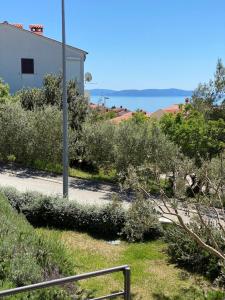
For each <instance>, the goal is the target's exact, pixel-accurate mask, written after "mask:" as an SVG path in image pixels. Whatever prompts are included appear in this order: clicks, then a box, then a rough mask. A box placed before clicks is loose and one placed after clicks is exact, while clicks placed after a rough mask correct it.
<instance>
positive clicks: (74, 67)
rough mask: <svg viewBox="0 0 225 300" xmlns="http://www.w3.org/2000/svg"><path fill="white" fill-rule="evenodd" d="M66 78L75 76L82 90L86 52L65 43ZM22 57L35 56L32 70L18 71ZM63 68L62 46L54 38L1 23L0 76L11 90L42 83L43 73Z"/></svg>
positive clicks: (14, 90) (54, 71) (37, 85)
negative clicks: (23, 72)
mask: <svg viewBox="0 0 225 300" xmlns="http://www.w3.org/2000/svg"><path fill="white" fill-rule="evenodd" d="M66 57H67V76H68V77H67V80H70V79H76V80H77V82H78V84H79V87H80V90H81V92H83V91H84V60H85V53H84V52H83V51H81V50H79V49H74V48H72V47H69V46H67V47H66ZM21 58H32V59H34V74H21ZM61 71H62V47H61V44H60V43H57V42H56V41H53V40H50V39H47V38H43V37H40V36H36V34H34V33H31V32H27V31H24V30H20V29H17V28H14V27H13V26H10V25H7V24H0V77H1V78H3V79H4V81H5V82H7V83H8V84H9V85H10V91H11V92H12V93H14V92H16V91H17V90H19V89H21V88H23V87H41V85H42V80H43V77H44V76H45V75H46V74H49V73H54V74H58V73H59V72H61Z"/></svg>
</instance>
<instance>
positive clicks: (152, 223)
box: [122, 194, 160, 242]
mask: <svg viewBox="0 0 225 300" xmlns="http://www.w3.org/2000/svg"><path fill="white" fill-rule="evenodd" d="M122 234H124V235H125V236H126V239H127V240H128V241H130V242H135V241H143V240H144V239H145V238H147V237H148V235H149V236H151V238H153V237H154V234H155V235H156V236H157V237H158V236H159V235H160V230H159V221H158V219H157V216H156V213H155V211H154V208H153V205H152V203H151V202H149V201H147V200H146V199H144V198H143V197H142V196H141V195H140V194H139V195H137V198H136V200H135V201H134V203H132V205H131V207H130V208H129V210H128V212H127V218H126V222H125V226H124V228H123V230H122Z"/></svg>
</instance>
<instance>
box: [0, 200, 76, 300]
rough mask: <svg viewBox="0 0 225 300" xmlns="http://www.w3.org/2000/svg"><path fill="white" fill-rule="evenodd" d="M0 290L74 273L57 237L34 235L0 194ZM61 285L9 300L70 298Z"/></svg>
mask: <svg viewBox="0 0 225 300" xmlns="http://www.w3.org/2000/svg"><path fill="white" fill-rule="evenodd" d="M0 221H1V228H0V289H7V288H12V287H17V286H23V285H27V284H32V283H36V282H39V281H44V280H48V279H50V278H54V277H60V276H62V275H65V276H68V275H72V274H73V270H74V263H73V261H72V260H70V259H69V257H68V255H67V253H66V251H67V250H66V249H65V248H64V246H63V245H62V244H61V243H60V242H59V241H57V240H53V239H52V238H46V237H45V236H44V235H40V234H36V232H35V231H34V229H33V227H32V226H31V225H29V224H28V223H27V221H26V220H25V218H24V217H23V216H22V215H21V214H20V215H18V214H17V213H16V211H14V210H13V209H12V208H11V207H10V205H9V203H8V202H7V200H6V199H5V198H4V197H3V196H2V195H0ZM75 291H76V290H75V288H72V289H71V291H70V293H68V292H67V291H66V290H63V289H61V288H51V289H47V290H42V291H37V292H31V293H26V294H21V295H18V296H15V297H11V298H10V299H35V300H36V299H46V300H47V299H49V300H50V299H58V300H63V299H73V298H72V294H74V293H75Z"/></svg>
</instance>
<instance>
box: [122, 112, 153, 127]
mask: <svg viewBox="0 0 225 300" xmlns="http://www.w3.org/2000/svg"><path fill="white" fill-rule="evenodd" d="M148 120H149V118H148V117H147V116H146V113H145V112H143V111H142V110H137V111H136V112H135V113H133V116H132V118H131V119H130V120H127V121H126V122H135V123H138V124H140V123H144V122H146V121H148Z"/></svg>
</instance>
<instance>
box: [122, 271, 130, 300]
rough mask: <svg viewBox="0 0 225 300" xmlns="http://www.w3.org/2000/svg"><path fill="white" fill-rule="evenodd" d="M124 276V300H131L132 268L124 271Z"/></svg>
mask: <svg viewBox="0 0 225 300" xmlns="http://www.w3.org/2000/svg"><path fill="white" fill-rule="evenodd" d="M123 275H124V300H131V293H130V268H129V267H126V268H125V269H124V271H123Z"/></svg>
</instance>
